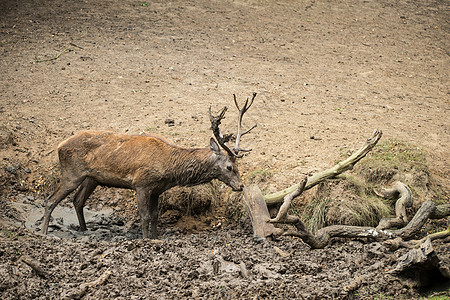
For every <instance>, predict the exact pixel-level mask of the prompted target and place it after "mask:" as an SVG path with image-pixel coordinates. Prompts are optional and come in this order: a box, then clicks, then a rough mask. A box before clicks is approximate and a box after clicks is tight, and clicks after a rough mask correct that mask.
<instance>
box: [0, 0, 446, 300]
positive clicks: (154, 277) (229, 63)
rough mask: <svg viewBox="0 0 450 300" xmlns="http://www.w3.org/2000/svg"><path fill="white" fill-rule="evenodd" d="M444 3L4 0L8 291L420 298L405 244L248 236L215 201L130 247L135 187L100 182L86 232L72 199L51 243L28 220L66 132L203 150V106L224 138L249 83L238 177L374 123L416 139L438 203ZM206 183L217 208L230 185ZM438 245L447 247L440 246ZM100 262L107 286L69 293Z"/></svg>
mask: <svg viewBox="0 0 450 300" xmlns="http://www.w3.org/2000/svg"><path fill="white" fill-rule="evenodd" d="M449 11H450V5H449V3H448V1H440V0H436V1H431V0H419V1H414V2H411V1H408V2H405V1H386V0H381V1H351V0H344V1H314V0H308V1H243V0H237V1H202V0H193V1H188V2H186V1H142V0H141V1H134V0H133V1H131V0H123V1H61V0H54V1H48V0H44V1H35V0H34V1H33V0H30V1H19V2H18V1H10V0H5V1H1V2H0V59H1V60H0V82H1V87H2V88H1V90H0V156H1V159H2V160H1V161H0V167H1V168H0V196H1V201H0V226H1V231H0V244H1V247H0V295H1V298H2V299H18V298H19V299H31V298H42V299H46V298H59V297H61V298H64V297H68V298H70V297H72V298H79V297H83V298H84V299H108V298H117V299H153V298H158V299H166V298H231V299H237V298H244V299H245V298H249V299H250V298H251V299H257V298H263V297H270V298H288V297H290V298H304V299H336V298H337V299H372V298H373V297H395V298H396V299H401V298H405V299H411V298H419V297H421V295H423V294H422V293H423V292H425V290H424V289H423V288H421V287H419V286H417V282H415V281H412V280H405V279H404V278H400V277H397V276H393V275H390V274H389V273H388V271H389V270H390V269H392V268H393V266H394V265H395V262H396V260H397V259H398V257H400V256H401V255H402V254H404V253H405V250H398V251H396V252H393V253H392V252H390V251H389V250H388V249H386V248H385V247H384V246H383V245H381V244H379V243H371V242H370V241H363V240H355V241H343V240H336V241H335V242H334V243H333V244H331V245H329V246H327V247H326V248H325V249H322V250H310V249H309V248H308V247H307V246H306V245H305V244H303V243H302V242H301V241H300V240H298V239H293V238H287V237H286V238H281V239H280V240H277V241H266V242H264V243H257V242H255V241H254V240H253V238H252V233H251V228H250V226H249V222H248V220H247V221H246V220H245V218H243V219H244V220H243V221H241V222H230V221H227V220H226V219H224V217H225V215H226V214H225V213H224V211H225V210H223V211H220V210H217V211H209V212H208V213H207V214H206V215H205V214H204V215H202V216H200V217H197V216H195V214H189V215H187V216H180V215H179V213H177V212H176V211H175V210H172V209H171V208H170V205H169V206H168V207H167V209H168V213H166V214H165V216H164V218H161V219H162V220H161V226H160V228H161V232H162V235H161V239H162V241H163V242H156V241H148V240H140V230H139V228H138V227H137V225H136V223H133V222H129V220H130V219H132V215H133V213H134V212H135V203H134V202H133V201H134V200H133V199H134V198H133V193H132V192H129V191H125V192H124V191H116V190H112V189H109V190H106V189H103V188H102V189H100V188H99V189H98V190H97V191H96V192H95V193H94V195H93V196H92V199H91V201H89V202H90V204H89V207H88V208H89V209H90V213H91V216H90V219H88V228H89V229H90V230H89V232H87V233H85V234H82V233H79V232H77V230H76V229H77V226H76V222H74V223H72V221H71V219H70V216H72V217H75V212H74V211H73V209H71V208H70V209H69V207H70V205H69V204H70V203H69V201H66V203H65V204H66V206H64V205H62V206H61V208H59V209H61V211H60V215H59V216H60V217H58V216H54V217H55V222H53V227H52V230H53V231H52V232H51V233H50V234H49V236H46V237H44V236H41V235H40V234H39V232H38V230H37V229H38V227H39V215H40V214H41V213H42V209H43V205H44V204H45V198H46V196H47V195H48V194H49V193H50V192H51V190H52V189H53V188H54V185H55V183H56V182H57V176H58V169H57V157H56V151H55V150H56V147H57V145H58V143H59V142H61V141H62V140H64V139H65V138H67V137H69V136H70V135H72V134H73V133H74V132H77V131H79V130H85V129H107V130H114V131H118V132H128V133H133V134H135V133H141V132H149V133H157V134H161V135H164V136H166V137H167V138H168V139H169V140H171V141H173V142H175V143H177V144H179V145H182V146H187V147H204V146H207V145H208V141H209V138H210V136H211V135H212V133H211V131H210V129H209V126H210V125H209V119H208V113H207V111H208V107H209V106H212V108H213V110H218V109H220V108H222V107H223V106H225V105H226V106H229V107H230V111H229V112H228V117H227V119H225V121H224V124H223V125H222V126H223V127H224V130H225V129H226V131H233V130H235V126H236V125H235V121H236V120H235V116H234V115H233V114H234V111H233V110H234V108H233V104H232V99H233V96H232V95H233V94H236V95H237V97H238V100H240V101H243V100H244V99H246V98H247V97H251V94H252V93H253V92H257V93H258V96H257V98H256V102H255V104H254V106H253V107H252V108H251V110H250V111H249V112H248V113H247V115H246V119H245V121H244V122H245V125H246V126H251V125H253V124H254V123H257V124H258V127H257V128H256V129H255V130H254V131H253V132H252V133H251V134H249V135H246V136H245V137H244V138H243V141H242V143H243V145H242V146H244V147H249V148H253V151H252V152H251V153H250V154H249V155H246V156H245V157H244V158H243V159H241V161H240V170H241V174H242V175H243V177H244V179H247V178H248V177H249V176H250V174H256V173H257V174H264V172H270V174H272V176H271V177H270V182H264V183H262V184H263V185H264V186H263V187H262V189H263V190H264V191H266V192H274V191H277V190H280V189H283V188H286V187H288V186H290V185H292V184H294V183H296V182H298V181H299V180H300V179H301V178H302V177H303V176H304V175H305V174H311V173H315V172H317V171H321V170H323V169H325V168H328V167H330V166H331V165H332V164H334V162H335V161H337V160H339V159H340V158H341V157H342V155H345V154H346V153H348V152H351V151H352V150H355V149H357V148H358V147H359V146H360V145H361V142H362V141H363V140H364V139H365V138H367V137H369V136H370V135H371V133H372V131H373V130H374V129H375V128H380V129H382V130H383V132H384V136H383V139H395V140H402V141H406V142H408V143H411V144H415V145H417V146H419V147H421V148H423V150H424V151H425V152H426V154H427V164H428V165H429V170H430V173H431V174H430V175H431V176H432V178H433V182H432V183H430V184H433V185H434V186H436V187H439V188H438V189H436V191H434V190H433V189H430V191H429V193H426V194H424V197H425V198H432V197H434V198H439V199H441V201H442V200H444V201H448V199H449V194H450V193H449V186H450V185H449V183H450V173H449V172H450V170H449V168H448V166H449V164H450V151H449V148H450V147H449V146H450V134H449V133H450V124H449V121H448V115H449V112H450V105H449V102H450V101H449V86H450V85H449V78H450V77H449V75H450V74H449V73H450V72H449V70H450V58H449V50H448V49H449V41H450V26H449V20H450V13H449ZM169 120H170V121H169ZM169 125H170V126H169ZM172 125H173V126H172ZM212 186H213V187H215V188H214V190H217V189H219V190H220V191H221V192H220V193H218V194H215V199H213V201H220V199H222V198H224V197H223V195H222V194H223V193H225V194H226V193H228V190H227V188H226V187H222V186H221V185H220V184H218V183H214V184H213V185H212ZM216 187H217V188H216ZM208 188H209V187H206V189H208ZM175 193H176V192H175ZM183 193H184V194H182V195H183V196H182V197H185V198H192V197H193V198H195V197H196V196H195V194H186V192H183ZM180 197H181V196H180ZM235 198H236V199H238V197H235ZM421 200H426V199H421ZM65 209H67V211H65ZM192 209H193V208H192V207H189V208H188V209H187V210H188V211H191V210H192ZM191 212H192V211H191ZM192 215H194V216H192ZM424 233H425V232H424ZM435 247H436V251H437V253H438V255H440V256H441V257H444V258H448V253H450V251H449V250H450V248H449V247H450V246H449V244H448V243H436V245H435ZM278 249H281V251H277V250H278ZM280 253H281V254H280ZM23 255H28V256H30V257H32V258H33V259H34V260H36V261H37V262H38V263H39V264H40V265H41V267H42V268H43V269H44V270H45V271H46V274H47V276H45V275H38V274H36V273H35V272H33V271H32V269H31V268H30V267H29V266H28V265H27V264H25V263H24V262H23V261H22V260H21V259H20V258H21V257H22V256H23ZM107 270H109V271H111V276H110V277H109V278H108V279H107V280H106V282H105V283H104V284H102V285H100V286H96V287H90V288H88V289H87V290H86V291H85V293H84V294H82V295H81V296H80V294H78V295H77V293H76V291H77V290H79V287H80V285H81V284H83V283H88V282H91V281H94V280H96V279H97V278H99V277H100V276H101V275H102V274H105V271H107ZM430 276H432V275H430ZM430 278H432V277H430ZM447 284H448V282H447ZM446 288H447V295H448V286H447V287H446ZM444 289H445V287H444Z"/></svg>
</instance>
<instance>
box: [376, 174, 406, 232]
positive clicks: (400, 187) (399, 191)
mask: <svg viewBox="0 0 450 300" xmlns="http://www.w3.org/2000/svg"><path fill="white" fill-rule="evenodd" d="M379 194H381V196H382V197H384V198H395V197H398V196H399V195H400V198H399V199H398V200H397V202H396V203H395V215H396V217H395V218H383V219H381V221H380V223H379V224H378V226H377V229H380V230H383V229H388V228H392V227H402V226H405V225H406V224H408V217H407V215H406V208H407V207H411V206H412V204H413V198H412V193H411V190H410V189H409V188H408V187H407V186H406V184H404V183H401V182H400V181H397V182H395V183H394V186H393V187H392V188H391V189H383V190H382V191H381V193H379Z"/></svg>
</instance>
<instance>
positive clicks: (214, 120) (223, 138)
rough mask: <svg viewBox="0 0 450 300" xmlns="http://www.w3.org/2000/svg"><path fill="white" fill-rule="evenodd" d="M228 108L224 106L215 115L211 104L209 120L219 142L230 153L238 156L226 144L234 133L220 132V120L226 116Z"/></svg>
mask: <svg viewBox="0 0 450 300" xmlns="http://www.w3.org/2000/svg"><path fill="white" fill-rule="evenodd" d="M227 110H228V107H226V106H225V107H224V108H222V110H221V111H220V112H219V114H218V115H217V116H213V114H212V113H211V106H210V107H209V120H210V121H211V130H212V132H213V133H214V136H215V137H216V140H217V142H218V143H219V145H220V146H222V148H223V149H224V150H225V151H227V153H228V155H231V156H236V155H235V153H234V152H233V151H231V150H230V148H228V146H227V145H226V144H225V143H226V142H228V141H229V140H230V139H231V136H232V134H226V135H222V133H221V132H220V128H219V126H220V122H221V121H222V119H224V118H225V112H226V111H227Z"/></svg>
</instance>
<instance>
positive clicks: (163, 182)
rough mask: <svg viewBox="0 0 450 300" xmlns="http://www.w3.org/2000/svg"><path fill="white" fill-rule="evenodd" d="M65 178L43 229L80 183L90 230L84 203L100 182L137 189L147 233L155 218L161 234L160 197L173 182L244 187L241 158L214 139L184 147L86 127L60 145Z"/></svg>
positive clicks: (78, 206)
mask: <svg viewBox="0 0 450 300" xmlns="http://www.w3.org/2000/svg"><path fill="white" fill-rule="evenodd" d="M58 155H59V161H60V164H61V182H60V185H59V187H58V189H57V190H56V192H55V193H54V194H53V195H52V196H51V197H50V198H49V201H48V206H47V208H46V211H45V214H44V224H43V227H42V231H43V232H44V233H47V229H48V224H49V220H50V215H51V213H52V211H53V209H54V208H55V207H56V205H57V204H58V203H59V202H60V201H61V200H62V199H64V198H65V197H66V196H67V195H68V194H69V193H70V192H72V191H73V190H75V189H76V188H77V187H79V186H80V188H79V189H78V191H77V193H76V194H75V197H74V200H73V202H74V205H75V210H76V212H77V216H78V220H79V222H80V229H81V230H86V224H85V220H84V215H83V206H84V203H85V201H86V199H87V198H88V197H89V195H90V194H91V193H92V192H93V191H94V189H95V187H96V186H97V185H103V186H110V187H120V188H128V189H134V190H136V193H137V198H138V210H139V214H140V216H141V223H142V231H143V235H144V237H148V236H149V234H148V225H149V221H150V219H151V223H152V228H151V233H152V237H153V238H156V236H157V232H156V222H157V214H158V209H157V207H158V197H159V195H160V194H161V193H163V192H164V191H166V190H167V189H170V188H171V187H173V186H176V185H180V186H191V185H197V184H202V183H206V182H209V181H211V180H213V179H219V180H221V181H223V182H224V183H226V184H228V185H229V186H231V187H232V188H233V189H234V190H242V187H243V185H242V181H241V179H240V176H239V172H238V170H237V162H236V158H235V157H232V156H228V154H226V153H224V152H223V151H221V150H220V147H219V146H218V145H217V143H216V142H215V141H214V140H213V139H211V142H210V147H209V148H182V147H179V146H176V145H173V144H171V143H170V142H168V141H166V140H165V139H164V138H162V137H158V136H152V135H126V134H120V133H113V132H108V131H83V132H80V133H78V134H76V135H74V136H72V137H70V138H69V139H67V140H65V141H63V142H62V143H61V144H60V145H59V146H58Z"/></svg>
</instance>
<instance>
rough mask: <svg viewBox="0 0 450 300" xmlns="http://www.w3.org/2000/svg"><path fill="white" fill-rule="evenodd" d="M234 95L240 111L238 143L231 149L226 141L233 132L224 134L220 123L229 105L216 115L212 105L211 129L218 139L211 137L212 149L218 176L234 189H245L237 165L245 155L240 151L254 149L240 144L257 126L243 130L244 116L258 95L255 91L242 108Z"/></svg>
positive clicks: (210, 114)
mask: <svg viewBox="0 0 450 300" xmlns="http://www.w3.org/2000/svg"><path fill="white" fill-rule="evenodd" d="M233 97H234V104H235V105H236V108H237V109H238V111H239V114H238V129H237V134H236V144H235V146H234V147H233V150H231V149H230V148H229V147H228V146H227V145H226V143H227V142H229V141H230V140H231V138H232V137H233V135H232V134H225V135H222V133H221V132H220V128H219V126H220V124H221V121H222V120H223V119H224V118H225V112H226V111H227V109H228V108H227V107H226V106H225V107H224V108H222V110H221V111H220V112H219V114H218V115H217V116H214V115H213V114H212V112H211V107H210V108H209V119H210V121H211V130H212V131H213V133H214V136H215V138H216V140H217V142H216V140H214V139H213V138H211V140H210V149H211V151H212V152H213V153H214V155H215V159H217V162H216V164H215V167H214V168H215V170H214V171H215V172H217V173H216V174H215V175H216V178H217V179H219V180H220V181H222V182H224V183H226V184H228V185H229V186H230V187H231V188H232V189H233V190H235V191H240V190H242V189H243V184H242V181H241V178H240V174H239V171H238V165H237V158H241V157H243V156H244V154H243V153H242V154H239V152H250V151H251V150H252V149H248V150H246V149H242V148H241V147H240V146H239V143H240V140H241V137H242V136H243V135H245V134H247V133H249V132H250V131H251V130H252V129H253V128H255V127H256V124H255V125H253V126H252V127H251V128H250V129H248V130H246V131H243V130H242V117H243V116H244V114H245V113H246V112H247V110H248V109H249V108H250V107H251V106H252V104H253V101H254V99H255V97H256V93H253V97H252V99H251V100H250V103H249V99H248V98H247V100H246V101H245V104H244V106H243V107H242V109H241V108H240V107H239V104H238V102H237V100H236V95H233ZM219 145H220V147H222V148H223V150H225V153H224V152H223V151H222V150H221V148H220V147H219Z"/></svg>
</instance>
